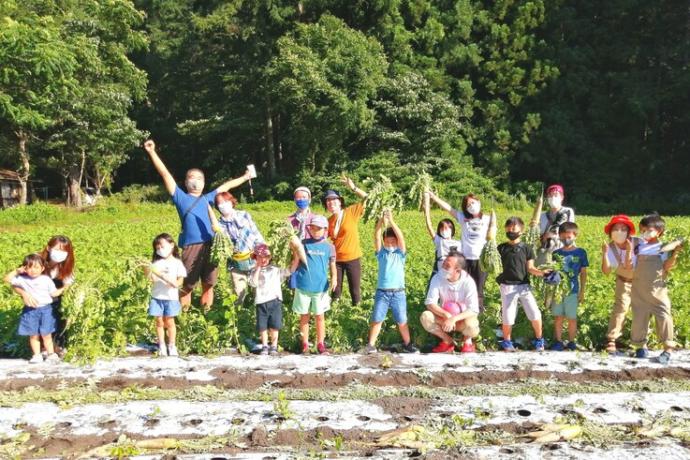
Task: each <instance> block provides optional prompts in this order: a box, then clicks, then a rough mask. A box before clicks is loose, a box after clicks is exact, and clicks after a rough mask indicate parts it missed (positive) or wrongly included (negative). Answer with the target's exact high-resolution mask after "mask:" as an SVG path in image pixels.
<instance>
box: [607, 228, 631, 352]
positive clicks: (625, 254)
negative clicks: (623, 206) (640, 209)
mask: <svg viewBox="0 0 690 460" xmlns="http://www.w3.org/2000/svg"><path fill="white" fill-rule="evenodd" d="M604 232H606V234H607V235H608V236H609V238H610V241H609V242H608V243H604V244H603V245H602V247H601V252H602V257H601V271H602V272H603V273H604V274H605V275H608V274H609V273H611V272H615V274H616V291H615V297H614V302H613V311H611V318H610V319H609V329H608V332H607V333H606V339H607V340H608V343H607V345H606V351H607V352H609V353H611V354H616V353H617V350H616V340H618V338H619V337H620V336H621V331H622V330H623V323H624V322H625V315H626V314H627V313H628V310H630V300H631V298H630V294H631V291H632V277H633V263H634V262H633V259H634V255H633V253H632V252H633V251H632V241H631V237H632V235H634V234H635V224H633V222H632V220H630V217H628V216H626V215H625V214H619V215H616V216H613V217H611V220H610V221H609V223H608V224H606V227H604Z"/></svg>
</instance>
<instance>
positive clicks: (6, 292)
mask: <svg viewBox="0 0 690 460" xmlns="http://www.w3.org/2000/svg"><path fill="white" fill-rule="evenodd" d="M244 209H247V210H248V211H250V212H251V214H252V216H253V217H254V219H255V220H256V221H257V223H258V225H259V228H260V229H261V230H262V231H264V232H266V231H267V230H268V223H269V222H270V221H272V220H274V219H276V218H280V217H282V216H287V215H288V214H289V213H290V212H291V211H292V209H293V204H292V203H277V202H266V203H256V204H250V205H246V206H244ZM319 210H320V209H319ZM612 211H613V210H612ZM615 211H616V212H618V211H619V210H615ZM497 212H498V220H499V222H502V221H504V220H505V219H506V218H507V217H508V216H509V215H512V214H518V215H521V216H522V217H523V218H524V219H525V220H527V217H528V214H529V213H530V211H529V210H528V209H525V210H524V211H517V212H516V211H506V210H502V209H498V210H497ZM441 217H442V214H441V213H440V212H439V211H436V212H435V214H434V222H436V221H438V219H440V218H441ZM607 220H608V218H607V217H590V216H578V218H577V222H578V224H579V225H580V229H581V233H580V237H579V239H578V245H580V246H582V247H584V248H585V249H586V250H587V251H588V253H589V256H590V263H591V267H590V269H589V282H588V285H587V292H586V300H585V303H584V305H582V307H581V311H580V313H579V336H578V343H579V344H581V345H582V346H584V347H586V348H589V349H596V348H597V347H599V346H600V345H601V344H602V342H603V341H604V336H605V332H606V327H607V323H608V315H609V311H610V305H611V303H612V299H613V286H614V279H613V278H612V277H604V276H603V275H602V274H601V271H600V259H601V250H600V247H601V243H602V241H603V238H604V236H605V235H604V233H603V230H602V229H603V226H604V224H605V223H606V222H607ZM634 220H635V221H637V220H639V218H634ZM397 221H398V223H399V224H400V226H401V228H402V230H403V231H404V233H405V236H406V238H407V241H408V250H409V257H408V265H407V271H406V277H407V295H408V316H409V318H410V326H411V330H412V334H413V340H414V341H415V342H416V343H417V344H418V345H420V346H422V347H423V346H425V345H430V344H432V343H435V339H433V338H431V337H429V336H428V335H427V334H426V333H425V332H424V331H423V330H422V328H421V326H420V324H419V321H418V317H419V314H420V313H421V312H422V311H423V310H424V308H425V307H424V304H423V301H424V297H425V287H426V284H427V280H428V277H429V274H430V268H431V264H432V260H433V245H432V243H431V240H430V238H429V237H428V235H427V234H426V231H425V229H424V222H423V216H422V214H421V213H419V212H416V211H404V212H402V213H401V214H400V215H399V216H398V217H397ZM373 227H374V224H373V223H370V224H366V225H365V224H362V225H361V228H360V232H361V235H362V245H363V249H364V252H365V258H364V260H363V266H364V274H363V283H362V284H363V299H364V301H363V302H362V304H361V305H360V306H358V307H352V306H351V305H350V302H349V299H348V298H347V297H346V294H344V296H345V298H344V299H343V300H342V301H341V302H340V303H339V304H336V305H334V306H333V308H332V310H331V311H330V312H329V313H327V315H326V318H327V343H328V344H329V345H330V347H331V348H332V349H333V350H334V351H336V352H346V351H352V350H356V349H358V348H359V347H360V346H361V345H362V344H363V343H364V340H365V339H366V335H367V330H368V318H369V314H370V311H371V307H372V303H373V293H374V289H375V283H376V262H375V259H374V257H373V249H372V248H373V242H372V241H373V239H372V233H373ZM667 228H668V232H667V233H668V237H667V239H668V238H670V237H671V236H672V235H685V236H688V235H690V217H671V218H668V219H667ZM178 231H179V221H178V218H177V216H176V214H175V211H174V208H173V206H172V205H171V204H124V203H121V202H119V201H116V200H110V201H106V202H105V203H103V204H101V205H99V206H97V207H95V208H92V209H88V210H85V211H72V210H66V209H64V208H62V207H58V206H51V205H45V204H39V205H34V206H30V207H26V208H22V209H10V210H6V211H2V212H0V247H2V251H0V270H2V271H3V273H6V272H8V271H10V270H12V269H13V268H15V267H16V266H17V265H18V264H19V263H20V262H21V259H22V257H23V256H24V255H26V254H27V253H30V252H34V251H38V250H40V249H41V248H42V245H43V244H45V242H46V241H47V240H48V239H49V237H50V236H52V235H54V234H64V235H67V236H69V237H70V238H71V239H72V241H73V243H74V245H75V253H76V260H77V273H76V277H77V285H76V286H75V288H74V289H75V292H73V293H72V294H73V295H71V296H70V297H69V299H70V302H69V303H68V305H66V308H67V309H68V311H69V318H70V321H71V325H70V336H71V343H70V345H69V357H70V358H79V359H80V360H82V359H83V360H90V359H93V358H96V357H99V356H109V355H117V354H122V353H124V351H125V346H126V345H127V344H136V343H151V342H153V341H155V334H154V331H153V328H152V324H151V321H150V319H149V318H148V317H147V314H146V305H147V302H148V298H149V293H148V289H149V286H148V283H147V282H146V280H144V278H143V276H142V273H141V271H140V269H137V268H135V267H134V264H133V261H135V260H136V259H141V258H149V257H150V252H151V250H150V248H151V246H150V244H151V240H152V238H153V237H154V236H155V235H156V234H158V233H161V232H168V233H171V234H173V235H175V234H177V232H178ZM264 235H265V234H264ZM501 235H502V231H501V229H500V228H499V240H500V239H501ZM688 259H690V258H689V257H688V253H687V252H684V253H683V254H682V255H681V258H680V260H681V262H680V266H679V267H677V268H676V270H675V271H674V273H672V275H671V277H670V280H669V286H670V291H671V299H672V302H673V310H674V319H675V329H676V334H677V340H678V342H680V343H681V344H682V345H683V346H685V347H687V346H688V345H690V270H689V269H690V264H689V263H688ZM344 291H346V289H345V290H344ZM285 299H286V300H285V304H286V307H285V308H286V315H285V319H286V325H285V328H284V330H283V332H282V334H281V341H280V343H281V345H282V347H283V348H285V349H287V350H290V349H293V348H294V345H295V340H296V337H297V322H296V318H295V317H294V316H293V315H292V314H291V313H289V307H288V305H289V302H290V301H291V296H290V295H289V293H286V296H285ZM234 300H235V299H234V296H233V295H232V294H231V290H230V288H229V285H228V277H227V276H223V277H222V279H221V282H220V283H219V285H218V287H217V292H216V300H215V304H214V307H213V309H212V310H211V312H210V313H208V314H207V315H204V314H202V313H201V312H200V310H199V309H197V308H193V309H192V310H191V311H190V312H189V313H187V314H183V315H182V316H181V317H180V318H179V322H178V324H179V332H178V342H179V344H178V346H179V348H180V350H181V351H182V352H183V353H195V354H215V353H219V352H222V351H224V350H227V349H229V348H232V347H239V348H240V350H244V349H245V345H244V343H245V342H244V341H245V339H248V338H253V337H254V336H255V332H254V309H253V308H251V306H250V305H247V306H246V307H244V308H239V309H238V308H235V307H233V306H232V305H233V302H234ZM194 302H195V305H198V299H196V298H195V301H194ZM486 304H487V311H486V312H485V313H484V314H483V316H481V318H480V322H481V326H482V334H481V341H480V344H479V345H480V346H479V348H480V349H482V348H483V349H495V348H496V342H497V339H496V336H495V331H496V329H497V327H498V326H500V299H499V296H498V289H497V285H496V283H495V281H493V280H489V281H488V282H487V301H486ZM21 306H22V305H21V299H20V297H18V296H16V295H13V293H12V292H11V290H10V288H9V287H8V286H7V285H3V286H2V288H0V344H2V346H3V351H2V353H3V354H5V355H14V356H26V355H27V349H26V344H25V343H24V342H25V341H24V340H19V338H18V337H16V335H15V331H16V325H17V321H18V317H19V313H20V311H21ZM519 318H520V320H519V322H518V324H517V326H516V328H515V333H514V337H515V338H519V337H521V336H522V337H524V338H525V339H527V338H531V337H530V327H529V325H528V324H527V322H526V321H525V319H524V316H523V314H522V313H520V315H519ZM544 319H545V323H544V332H545V336H546V337H547V339H549V338H550V337H551V336H552V321H551V316H550V313H549V312H547V311H544ZM628 329H629V325H628ZM626 337H627V333H626V336H625V337H624V338H626ZM381 342H382V344H383V345H387V344H388V345H392V344H395V343H397V342H399V337H398V335H397V331H396V328H395V327H394V325H393V324H392V322H391V320H390V319H389V320H388V321H387V323H386V325H385V327H384V331H383V333H382V335H381ZM525 343H528V342H527V341H525ZM652 345H654V342H652Z"/></svg>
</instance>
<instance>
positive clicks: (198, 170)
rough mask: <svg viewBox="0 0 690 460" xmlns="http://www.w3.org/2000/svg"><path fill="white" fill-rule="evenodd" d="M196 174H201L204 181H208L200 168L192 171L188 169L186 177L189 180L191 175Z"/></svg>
mask: <svg viewBox="0 0 690 460" xmlns="http://www.w3.org/2000/svg"><path fill="white" fill-rule="evenodd" d="M194 172H198V173H199V174H201V177H203V178H204V180H206V175H205V174H204V172H203V171H202V170H201V169H199V168H191V169H188V170H187V172H186V173H185V175H184V177H185V178H187V177H189V175H190V174H191V173H194Z"/></svg>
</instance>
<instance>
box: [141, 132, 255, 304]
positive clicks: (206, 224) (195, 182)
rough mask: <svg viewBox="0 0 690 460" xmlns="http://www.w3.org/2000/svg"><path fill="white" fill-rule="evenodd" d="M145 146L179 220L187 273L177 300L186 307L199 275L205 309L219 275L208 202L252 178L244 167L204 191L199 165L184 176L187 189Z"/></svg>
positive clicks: (150, 144)
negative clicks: (238, 174)
mask: <svg viewBox="0 0 690 460" xmlns="http://www.w3.org/2000/svg"><path fill="white" fill-rule="evenodd" d="M144 149H145V150H146V153H148V155H149V157H150V158H151V162H152V163H153V166H154V167H155V168H156V171H158V174H160V176H161V178H162V179H163V184H164V185H165V189H166V190H167V191H168V193H169V194H170V196H171V197H172V201H173V204H174V205H175V208H176V209H177V214H178V216H179V217H180V223H181V224H182V232H181V233H180V237H179V241H178V245H179V246H180V247H181V248H182V263H183V264H184V266H185V269H186V270H187V277H186V278H185V281H184V284H183V285H182V288H181V289H180V301H181V303H182V306H183V307H185V308H187V307H189V305H191V303H192V291H193V290H194V287H195V286H196V284H197V283H198V282H199V280H200V279H201V286H202V294H201V304H202V305H203V306H204V308H205V309H208V308H210V307H211V305H212V304H213V286H214V285H215V284H216V281H217V279H218V270H217V267H216V266H214V265H213V264H212V263H211V261H210V260H209V256H210V252H211V242H212V240H213V230H212V228H211V221H210V218H209V215H208V206H209V205H213V202H214V200H215V198H216V194H218V193H221V192H227V191H228V190H230V189H233V188H236V187H239V186H240V185H242V184H243V183H245V182H246V181H248V180H249V179H251V178H252V174H251V172H250V171H249V170H247V171H246V172H245V173H244V175H243V176H241V177H238V178H237V179H232V180H229V181H227V182H225V183H223V184H221V185H220V186H218V188H216V189H215V190H213V191H211V192H209V193H206V194H203V193H202V192H203V190H204V185H205V178H204V173H203V172H202V171H201V170H200V169H196V168H194V169H190V170H189V171H187V174H186V177H185V186H186V189H187V192H184V191H183V190H182V189H181V188H180V187H178V186H177V184H176V183H175V179H174V178H173V176H172V174H170V171H168V168H167V167H166V166H165V164H164V163H163V161H162V160H161V159H160V157H159V156H158V153H157V152H156V144H155V143H154V142H153V141H152V140H150V139H149V140H148V141H146V142H145V143H144Z"/></svg>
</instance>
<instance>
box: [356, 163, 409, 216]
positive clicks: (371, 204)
mask: <svg viewBox="0 0 690 460" xmlns="http://www.w3.org/2000/svg"><path fill="white" fill-rule="evenodd" d="M368 183H369V184H368V185H370V187H368V188H369V192H368V193H367V197H366V198H365V199H364V216H363V219H364V222H369V221H370V220H378V219H380V218H381V217H382V216H383V212H384V211H385V210H391V211H393V210H400V209H401V208H402V199H401V198H400V194H399V193H398V191H397V190H395V187H393V183H392V182H391V180H390V179H389V178H388V177H386V176H384V175H382V174H381V175H379V179H378V180H369V181H368Z"/></svg>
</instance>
